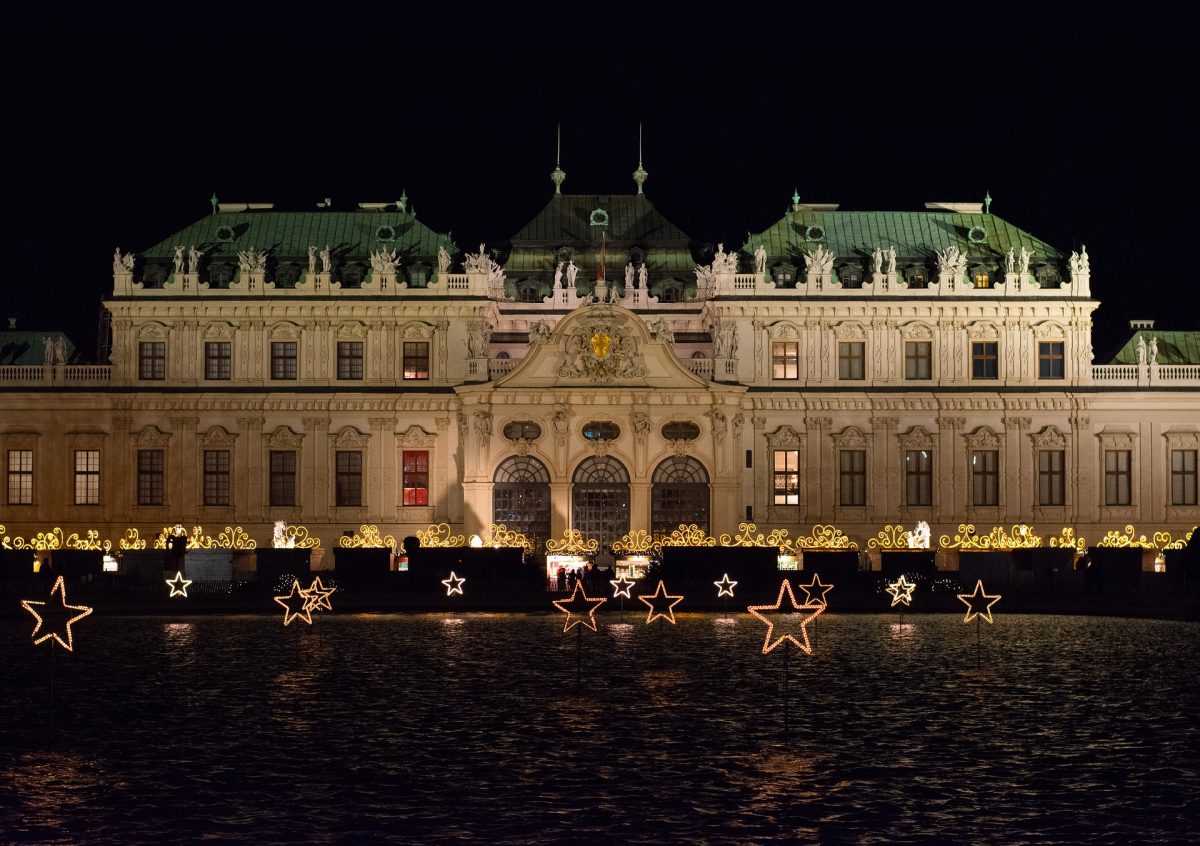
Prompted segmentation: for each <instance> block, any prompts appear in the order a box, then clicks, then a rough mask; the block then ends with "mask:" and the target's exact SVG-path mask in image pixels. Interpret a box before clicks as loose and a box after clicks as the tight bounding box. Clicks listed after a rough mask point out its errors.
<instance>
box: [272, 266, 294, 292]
mask: <svg viewBox="0 0 1200 846" xmlns="http://www.w3.org/2000/svg"><path fill="white" fill-rule="evenodd" d="M299 279H300V268H299V267H298V266H297V265H295V264H292V263H291V262H280V264H279V266H278V267H277V268H275V286H276V287H277V288H295V287H296V282H297V281H299Z"/></svg>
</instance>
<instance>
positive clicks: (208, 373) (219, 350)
mask: <svg viewBox="0 0 1200 846" xmlns="http://www.w3.org/2000/svg"><path fill="white" fill-rule="evenodd" d="M232 348H233V344H232V343H231V342H229V341H205V342H204V378H205V379H230V378H232V377H233V358H232Z"/></svg>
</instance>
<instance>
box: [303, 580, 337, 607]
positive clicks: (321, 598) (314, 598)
mask: <svg viewBox="0 0 1200 846" xmlns="http://www.w3.org/2000/svg"><path fill="white" fill-rule="evenodd" d="M335 590H337V588H335V587H325V585H323V584H322V583H321V577H320V576H316V577H314V578H313V583H312V584H311V585H309V586H308V589H307V590H302V591H300V592H301V593H302V594H304V596H305V598H307V600H308V610H309V611H332V610H333V603H332V602H330V601H329V597H330V596H331V595H332V594H333V592H334V591H335Z"/></svg>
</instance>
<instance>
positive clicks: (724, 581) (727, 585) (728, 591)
mask: <svg viewBox="0 0 1200 846" xmlns="http://www.w3.org/2000/svg"><path fill="white" fill-rule="evenodd" d="M713 584H714V585H716V586H717V598H718V599H720V598H721V597H722V596H728V597H730V598H733V589H734V588H735V587H736V586H737V582H735V581H733V580H732V579H730V578H729V574H728V573H726V574H725V575H724V576H722V577H721V581H719V582H713Z"/></svg>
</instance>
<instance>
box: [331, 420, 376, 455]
mask: <svg viewBox="0 0 1200 846" xmlns="http://www.w3.org/2000/svg"><path fill="white" fill-rule="evenodd" d="M370 440H371V436H370V435H368V434H366V433H365V432H360V431H358V429H356V428H354V427H353V426H344V427H342V429H341V431H339V432H338V433H337V434H336V435H334V436H333V445H334V447H335V448H337V449H365V448H366V446H367V443H368V442H369V441H370Z"/></svg>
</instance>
